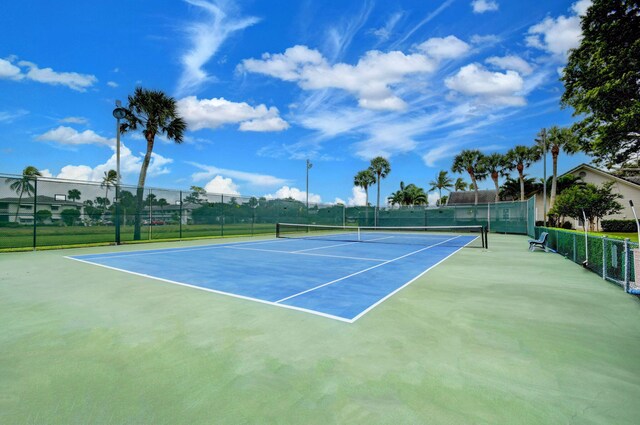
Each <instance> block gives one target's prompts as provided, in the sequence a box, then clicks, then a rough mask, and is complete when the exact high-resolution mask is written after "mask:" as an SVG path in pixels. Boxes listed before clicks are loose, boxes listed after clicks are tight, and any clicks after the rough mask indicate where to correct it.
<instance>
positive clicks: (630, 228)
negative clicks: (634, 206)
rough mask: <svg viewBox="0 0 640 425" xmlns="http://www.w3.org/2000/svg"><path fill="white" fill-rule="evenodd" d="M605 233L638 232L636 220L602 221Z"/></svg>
mask: <svg viewBox="0 0 640 425" xmlns="http://www.w3.org/2000/svg"><path fill="white" fill-rule="evenodd" d="M601 225H602V231H603V232H622V233H631V232H635V231H636V230H637V228H636V221H635V220H602V222H601Z"/></svg>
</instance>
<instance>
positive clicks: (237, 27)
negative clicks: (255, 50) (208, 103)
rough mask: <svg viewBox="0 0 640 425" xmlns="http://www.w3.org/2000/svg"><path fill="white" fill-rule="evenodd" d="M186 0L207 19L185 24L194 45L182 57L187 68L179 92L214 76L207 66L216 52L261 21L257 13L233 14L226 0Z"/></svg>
mask: <svg viewBox="0 0 640 425" xmlns="http://www.w3.org/2000/svg"><path fill="white" fill-rule="evenodd" d="M185 1H186V2H187V3H189V4H190V5H192V6H195V7H196V8H197V9H198V11H200V12H204V14H205V15H206V19H203V20H202V21H194V22H190V23H187V24H185V25H184V28H185V31H186V32H187V36H188V39H189V44H190V48H189V49H188V50H187V51H186V52H185V53H184V54H183V55H182V58H181V62H182V66H183V70H182V75H181V76H180V81H179V83H178V92H179V93H181V94H186V93H190V92H193V91H194V90H196V89H197V88H199V87H200V86H201V85H202V84H203V83H205V82H206V81H207V80H209V79H210V76H209V75H208V74H207V72H206V71H205V70H204V69H203V67H204V65H205V64H206V63H207V62H209V60H211V58H212V57H213V56H215V55H216V53H217V52H218V50H219V49H220V46H221V45H222V44H223V43H224V41H225V40H226V39H227V38H229V37H230V36H231V35H232V34H233V33H235V32H237V31H241V30H243V29H245V28H247V27H250V26H252V25H254V24H255V23H257V22H258V21H259V19H258V18H254V17H248V18H237V19H236V18H232V17H229V16H228V14H229V13H230V10H225V9H224V8H223V6H226V5H227V3H226V2H224V1H219V2H218V1H206V0H185Z"/></svg>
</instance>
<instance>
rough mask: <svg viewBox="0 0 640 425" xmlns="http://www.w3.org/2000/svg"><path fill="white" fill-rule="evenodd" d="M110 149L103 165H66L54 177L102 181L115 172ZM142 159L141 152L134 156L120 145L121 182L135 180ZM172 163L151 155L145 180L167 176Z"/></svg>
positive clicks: (122, 144) (155, 154)
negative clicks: (109, 171) (106, 173)
mask: <svg viewBox="0 0 640 425" xmlns="http://www.w3.org/2000/svg"><path fill="white" fill-rule="evenodd" d="M111 149H112V150H113V151H114V152H113V154H112V155H111V157H109V159H108V160H107V161H106V162H105V163H104V164H99V165H97V166H95V167H90V166H88V165H66V166H64V167H62V169H61V170H60V173H58V175H56V177H57V178H62V179H70V180H87V181H102V178H103V177H104V173H105V172H106V171H108V170H115V169H116V167H117V158H116V153H115V147H111ZM143 158H144V153H143V152H140V153H139V154H138V155H134V154H133V153H132V152H131V150H130V149H129V148H128V147H127V146H125V145H124V143H121V146H120V173H121V174H122V178H123V181H127V180H129V181H132V179H134V178H135V179H137V176H138V174H139V173H140V168H141V167H142V160H143ZM172 162H173V159H171V158H166V157H164V156H162V155H159V154H157V153H152V154H151V162H150V163H149V168H148V169H147V178H148V177H154V176H159V175H162V174H168V173H169V172H170V170H169V168H167V165H168V164H171V163H172ZM136 181H137V180H136Z"/></svg>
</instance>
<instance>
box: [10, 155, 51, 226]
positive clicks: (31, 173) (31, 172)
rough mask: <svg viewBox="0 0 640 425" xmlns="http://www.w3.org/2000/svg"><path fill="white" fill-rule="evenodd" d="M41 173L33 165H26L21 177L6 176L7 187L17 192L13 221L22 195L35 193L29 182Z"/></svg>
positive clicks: (16, 218) (16, 220) (18, 210)
mask: <svg viewBox="0 0 640 425" xmlns="http://www.w3.org/2000/svg"><path fill="white" fill-rule="evenodd" d="M41 176H42V173H41V172H40V170H38V169H37V168H36V167H34V166H33V165H28V166H27V167H25V168H24V170H22V177H17V178H8V179H6V183H7V184H8V185H9V188H10V189H11V190H13V191H14V192H16V194H18V195H19V196H18V209H17V210H16V217H15V220H14V221H15V222H16V223H17V222H18V214H20V205H21V204H22V195H24V194H25V193H26V194H27V196H30V195H33V194H34V193H35V186H34V185H33V184H31V182H32V181H35V179H36V178H38V177H41Z"/></svg>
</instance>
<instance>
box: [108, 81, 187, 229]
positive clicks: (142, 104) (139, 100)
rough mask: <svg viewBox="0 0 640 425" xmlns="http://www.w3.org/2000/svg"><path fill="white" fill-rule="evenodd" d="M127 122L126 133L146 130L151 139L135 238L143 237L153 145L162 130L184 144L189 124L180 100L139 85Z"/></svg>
mask: <svg viewBox="0 0 640 425" xmlns="http://www.w3.org/2000/svg"><path fill="white" fill-rule="evenodd" d="M128 100H129V105H128V106H127V112H126V116H125V118H124V121H125V122H124V124H122V126H121V128H120V130H121V131H122V132H123V133H127V132H130V131H136V130H138V129H141V130H142V134H143V135H144V138H145V140H146V142H147V152H146V154H145V156H144V159H143V161H142V167H141V168H140V177H139V178H138V189H137V197H136V201H137V208H136V216H135V222H134V231H133V239H134V240H140V224H141V214H142V208H143V201H144V199H143V195H144V183H145V180H146V178H147V169H148V168H149V163H150V162H151V153H152V152H153V144H154V142H155V138H156V135H157V134H158V133H160V134H164V135H165V136H166V137H167V138H168V139H169V140H173V141H174V142H176V143H178V144H180V143H182V140H183V136H184V132H185V131H186V129H187V123H186V122H185V120H184V119H183V118H182V117H180V116H179V115H178V109H177V105H176V100H175V99H174V98H172V97H170V96H167V95H166V94H164V93H163V92H161V91H156V90H147V89H143V88H141V87H137V88H136V89H135V92H134V94H133V96H131V95H129V99H128Z"/></svg>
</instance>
